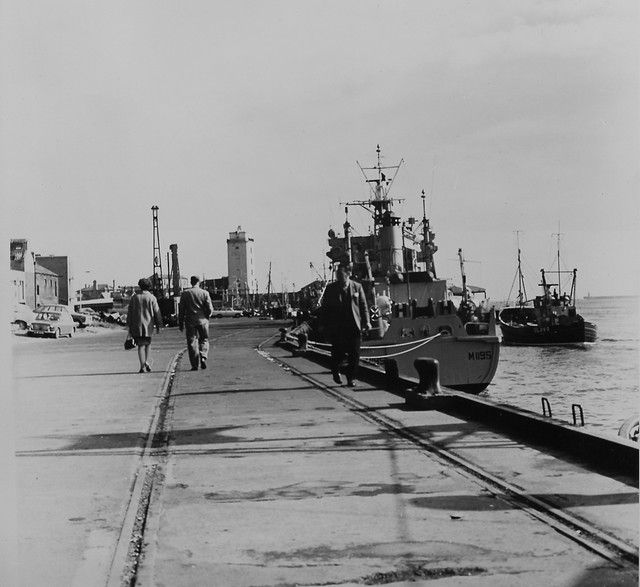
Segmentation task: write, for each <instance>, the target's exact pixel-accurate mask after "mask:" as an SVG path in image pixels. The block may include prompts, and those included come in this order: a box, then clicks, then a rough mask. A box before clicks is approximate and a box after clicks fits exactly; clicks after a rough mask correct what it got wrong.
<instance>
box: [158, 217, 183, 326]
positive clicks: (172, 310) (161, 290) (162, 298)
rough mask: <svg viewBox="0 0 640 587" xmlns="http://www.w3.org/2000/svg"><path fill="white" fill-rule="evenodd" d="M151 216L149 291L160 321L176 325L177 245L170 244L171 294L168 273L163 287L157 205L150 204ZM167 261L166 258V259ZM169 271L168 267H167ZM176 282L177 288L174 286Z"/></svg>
mask: <svg viewBox="0 0 640 587" xmlns="http://www.w3.org/2000/svg"><path fill="white" fill-rule="evenodd" d="M151 212H152V217H153V274H152V276H151V291H152V293H153V295H154V296H156V299H157V300H158V306H159V307H160V314H161V315H162V322H163V323H164V325H165V326H176V325H177V324H178V310H177V300H178V298H177V297H176V296H179V295H180V291H179V290H180V270H179V268H178V245H171V247H170V249H171V253H172V255H173V256H172V260H173V284H174V291H173V296H174V297H172V296H171V291H170V275H169V274H168V275H167V283H166V287H165V282H164V274H163V272H162V255H161V254H160V228H159V225H158V206H151ZM167 263H168V259H167ZM167 270H168V271H169V267H167ZM176 284H177V288H176Z"/></svg>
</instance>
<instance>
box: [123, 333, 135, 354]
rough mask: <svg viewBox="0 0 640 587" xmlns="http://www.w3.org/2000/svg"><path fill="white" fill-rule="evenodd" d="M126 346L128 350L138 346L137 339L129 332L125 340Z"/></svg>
mask: <svg viewBox="0 0 640 587" xmlns="http://www.w3.org/2000/svg"><path fill="white" fill-rule="evenodd" d="M124 348H125V350H127V351H130V350H131V349H134V348H136V341H135V340H133V337H132V336H131V335H130V334H127V338H126V339H125V341H124Z"/></svg>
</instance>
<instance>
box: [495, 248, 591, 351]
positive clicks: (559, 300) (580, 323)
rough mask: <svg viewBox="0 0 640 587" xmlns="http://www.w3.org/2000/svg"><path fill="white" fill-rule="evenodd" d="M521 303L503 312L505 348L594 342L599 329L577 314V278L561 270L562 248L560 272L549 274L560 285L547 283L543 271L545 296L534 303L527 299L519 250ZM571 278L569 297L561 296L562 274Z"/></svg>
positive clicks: (541, 283)
mask: <svg viewBox="0 0 640 587" xmlns="http://www.w3.org/2000/svg"><path fill="white" fill-rule="evenodd" d="M517 271H518V302H517V305H516V306H511V307H506V308H503V309H502V310H500V312H499V314H498V322H499V325H500V330H501V331H502V343H503V344H506V345H527V346H528V345H574V344H582V343H589V342H595V341H596V338H597V327H596V325H595V324H592V323H591V322H587V321H586V320H584V318H583V317H582V316H580V314H578V313H577V312H576V304H575V302H576V274H577V269H573V271H561V270H560V247H559V246H558V268H557V270H553V271H548V272H549V273H555V274H556V275H557V276H558V283H548V282H547V275H546V273H545V270H544V269H541V270H540V273H541V282H540V286H541V287H542V295H539V296H536V297H535V298H534V299H533V305H530V303H531V300H527V299H526V290H525V285H524V277H523V274H522V266H521V263H520V249H518V269H517ZM567 273H569V274H571V275H572V279H571V289H570V291H569V294H566V293H564V294H562V295H558V291H557V290H556V289H554V290H553V293H552V292H551V288H552V287H558V288H559V287H560V277H561V275H562V274H567Z"/></svg>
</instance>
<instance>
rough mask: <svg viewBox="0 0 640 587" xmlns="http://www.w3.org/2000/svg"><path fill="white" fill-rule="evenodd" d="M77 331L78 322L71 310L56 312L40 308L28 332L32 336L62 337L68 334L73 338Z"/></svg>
mask: <svg viewBox="0 0 640 587" xmlns="http://www.w3.org/2000/svg"><path fill="white" fill-rule="evenodd" d="M75 331H76V323H75V322H74V321H73V318H72V317H71V313H70V312H69V311H67V312H64V311H60V312H55V311H52V310H43V309H42V308H40V309H39V310H38V312H37V313H36V317H35V319H34V321H33V322H32V323H31V324H30V325H29V330H28V332H27V334H28V335H30V336H51V337H53V338H60V337H61V336H68V337H69V338H71V337H72V336H73V334H74V333H75Z"/></svg>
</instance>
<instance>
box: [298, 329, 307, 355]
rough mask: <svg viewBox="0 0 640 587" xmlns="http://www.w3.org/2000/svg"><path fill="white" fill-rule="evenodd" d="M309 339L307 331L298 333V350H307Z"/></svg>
mask: <svg viewBox="0 0 640 587" xmlns="http://www.w3.org/2000/svg"><path fill="white" fill-rule="evenodd" d="M308 341H309V337H308V336H307V333H306V332H299V333H298V352H301V353H303V352H304V351H306V350H307V342H308Z"/></svg>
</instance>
